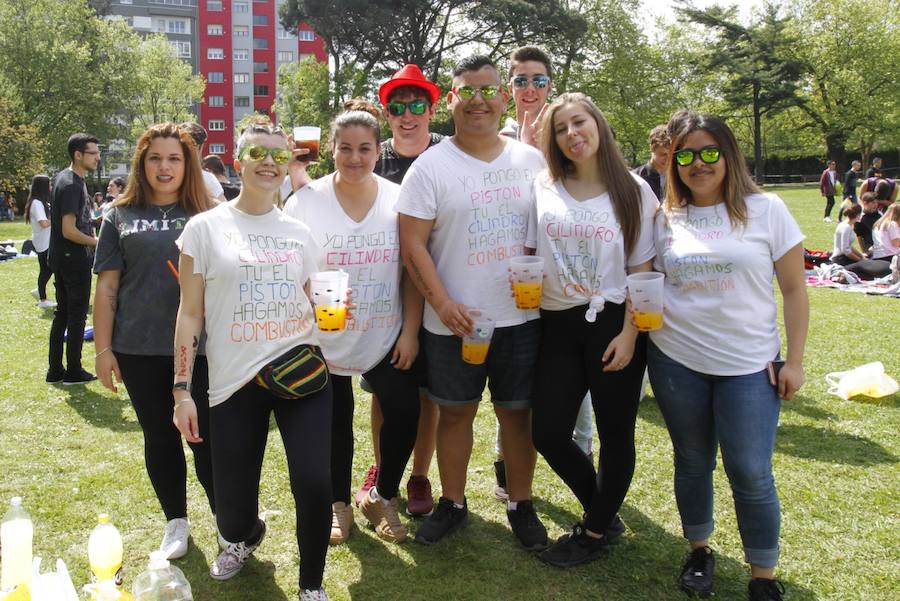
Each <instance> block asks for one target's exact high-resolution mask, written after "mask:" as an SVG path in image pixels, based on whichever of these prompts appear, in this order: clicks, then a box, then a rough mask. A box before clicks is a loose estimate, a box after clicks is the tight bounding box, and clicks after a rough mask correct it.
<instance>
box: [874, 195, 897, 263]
mask: <svg viewBox="0 0 900 601" xmlns="http://www.w3.org/2000/svg"><path fill="white" fill-rule="evenodd" d="M872 240H873V242H874V243H873V244H872V252H871V256H872V258H873V259H878V260H881V261H885V262H888V263H890V262H891V260H892V259H893V258H894V257H895V256H897V255H900V203H896V202H895V203H894V204H892V205H891V206H889V207H888V209H887V211H885V212H884V216H883V217H882V218H881V219H879V220H878V221H877V222H876V223H875V226H874V227H873V228H872Z"/></svg>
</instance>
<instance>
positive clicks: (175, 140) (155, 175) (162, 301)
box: [94, 123, 216, 559]
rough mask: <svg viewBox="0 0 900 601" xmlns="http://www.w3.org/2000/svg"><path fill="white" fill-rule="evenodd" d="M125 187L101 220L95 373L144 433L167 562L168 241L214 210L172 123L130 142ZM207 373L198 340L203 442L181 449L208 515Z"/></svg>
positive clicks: (177, 547) (180, 505) (181, 534)
mask: <svg viewBox="0 0 900 601" xmlns="http://www.w3.org/2000/svg"><path fill="white" fill-rule="evenodd" d="M129 178H130V180H131V183H130V185H129V186H128V187H127V188H126V189H125V191H124V193H123V194H122V195H121V196H119V198H118V199H117V200H116V201H115V202H114V203H113V204H112V206H111V207H109V208H108V209H107V210H106V212H105V213H104V215H103V225H102V227H101V228H100V237H99V239H98V241H97V254H96V256H95V257H94V272H95V273H96V274H97V286H96V291H95V294H94V344H95V348H97V349H98V350H97V354H96V358H95V361H94V366H95V368H96V370H97V376H98V378H99V379H100V382H101V383H102V384H103V386H104V387H106V388H107V389H109V390H111V391H112V392H117V387H116V380H118V381H120V382H122V383H124V384H125V389H126V390H127V391H128V397H129V399H130V400H131V405H132V406H133V407H134V412H135V415H137V418H138V423H140V425H141V430H142V431H143V433H144V461H145V464H146V467H147V475H148V476H149V477H150V482H151V483H152V484H153V490H154V491H155V492H156V498H157V499H158V500H159V503H160V505H161V506H162V510H163V514H164V515H165V517H166V520H167V523H166V527H165V532H164V534H163V538H162V543H161V544H160V545H159V549H160V550H161V551H164V552H165V553H167V554H168V557H169V559H178V558H181V557H184V556H185V555H186V554H187V552H188V537H189V536H190V532H191V529H190V524H189V522H188V519H187V465H186V463H185V458H184V449H183V447H182V444H181V436H180V435H179V433H178V431H177V430H176V429H175V428H173V427H172V407H173V405H174V403H175V398H174V396H173V394H172V387H171V386H170V377H171V375H172V374H173V373H174V371H175V360H174V357H173V352H174V351H173V349H174V348H175V343H174V340H175V315H176V313H177V311H178V300H179V299H178V297H179V284H178V276H177V273H176V271H175V267H174V266H175V265H177V264H178V247H177V246H175V240H176V238H178V236H179V235H180V234H181V231H182V229H184V226H185V224H186V223H187V222H188V221H189V220H190V219H191V218H193V217H194V216H196V215H198V214H199V213H202V212H203V211H205V210H207V209H208V208H210V207H211V206H212V201H211V200H210V199H209V197H208V196H207V194H206V186H205V185H204V183H203V178H202V176H201V175H200V165H199V162H198V160H197V156H196V148H195V145H194V140H193V138H191V136H190V135H189V134H188V133H187V132H183V131H180V130H179V129H178V127H177V126H176V125H175V124H174V123H162V124H158V125H153V126H151V127H149V128H147V129H146V130H145V131H144V133H143V134H142V135H141V137H140V138H138V141H137V144H136V147H135V150H134V157H133V158H132V161H131V170H130V172H129ZM208 381H209V375H208V370H207V365H206V356H205V351H204V349H203V345H202V343H201V345H200V348H199V349H198V355H197V359H196V361H195V363H194V370H193V382H194V396H195V397H196V398H197V400H198V401H199V405H198V412H199V418H198V419H199V428H200V432H201V437H202V438H203V441H202V442H188V444H189V446H190V447H191V451H192V452H193V456H194V468H195V470H196V472H197V480H199V481H200V484H201V485H202V486H203V489H204V491H205V492H206V498H207V500H208V501H209V508H210V510H211V512H212V514H213V515H215V513H216V503H215V498H214V493H213V481H212V460H211V459H210V452H209V401H208V398H207V388H208Z"/></svg>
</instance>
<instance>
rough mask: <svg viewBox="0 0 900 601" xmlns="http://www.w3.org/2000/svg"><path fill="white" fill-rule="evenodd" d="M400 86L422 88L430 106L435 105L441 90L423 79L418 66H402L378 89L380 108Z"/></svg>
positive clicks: (431, 82) (385, 104) (423, 76)
mask: <svg viewBox="0 0 900 601" xmlns="http://www.w3.org/2000/svg"><path fill="white" fill-rule="evenodd" d="M400 86H415V87H417V88H422V89H423V90H425V92H427V93H428V95H429V96H430V97H431V104H432V105H434V104H436V103H437V101H438V98H440V97H441V89H440V88H439V87H438V86H437V85H436V84H435V83H434V82H433V81H430V80H429V79H428V78H427V77H425V75H424V74H423V73H422V70H421V69H420V68H419V65H413V64H412V63H410V64H409V65H404V66H403V68H402V69H400V70H399V71H397V72H396V73H394V75H393V76H391V78H390V79H389V80H387V81H386V82H384V83H383V84H381V87H380V88H378V99H379V100H381V104H382V106H387V103H388V96H390V95H391V92H393V91H394V90H395V89H396V88H399V87H400Z"/></svg>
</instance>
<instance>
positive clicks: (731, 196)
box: [663, 110, 762, 226]
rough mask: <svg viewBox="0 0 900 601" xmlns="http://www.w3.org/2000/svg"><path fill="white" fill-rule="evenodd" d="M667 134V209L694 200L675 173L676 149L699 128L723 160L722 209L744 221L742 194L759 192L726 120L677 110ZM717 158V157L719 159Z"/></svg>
mask: <svg viewBox="0 0 900 601" xmlns="http://www.w3.org/2000/svg"><path fill="white" fill-rule="evenodd" d="M668 129H669V137H670V138H671V139H672V146H671V148H670V154H671V156H672V159H671V160H670V161H669V170H668V173H666V200H665V202H664V203H663V208H664V209H665V211H666V213H670V212H671V211H672V210H673V209H676V208H681V207H685V206H687V205H689V204H693V195H692V194H691V190H690V188H688V187H687V186H686V185H685V183H684V182H683V181H681V176H680V175H679V173H678V163H677V162H676V161H675V153H676V152H677V151H678V150H680V149H681V147H682V144H683V142H684V139H685V138H686V137H687V136H688V135H689V134H691V133H693V132H695V131H698V130H702V131H705V132H707V133H708V134H709V135H711V136H712V137H713V138H715V140H716V144H718V146H719V150H720V151H721V154H722V159H724V160H725V180H724V181H723V182H722V196H723V198H722V200H724V201H725V210H726V211H728V218H729V219H730V220H731V223H732V224H733V225H740V226H744V225H746V224H747V203H746V201H745V198H746V197H747V196H749V195H750V194H756V193H759V192H762V190H760V189H759V186H757V185H756V183H755V182H754V181H753V178H751V177H750V172H749V171H747V164H746V163H745V161H744V155H743V154H741V148H740V146H738V143H737V139H736V138H735V137H734V133H733V132H732V131H731V129H730V128H729V127H728V126H727V125H725V122H724V121H722V120H721V119H719V118H718V117H715V116H713V115H701V114H699V113H695V112H693V111H687V110H682V111H678V112H677V113H675V114H674V115H672V118H671V119H670V120H669V125H668ZM722 159H719V160H722Z"/></svg>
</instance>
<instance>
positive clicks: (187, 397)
mask: <svg viewBox="0 0 900 601" xmlns="http://www.w3.org/2000/svg"><path fill="white" fill-rule="evenodd" d="M188 401H190V402H191V403H193V402H194V399H192V398H191V397H189V396H186V397H184V398H183V399H181V400H180V401H175V408H176V409H178V406H179V405H182V404H183V403H187V402H188Z"/></svg>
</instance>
